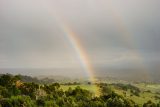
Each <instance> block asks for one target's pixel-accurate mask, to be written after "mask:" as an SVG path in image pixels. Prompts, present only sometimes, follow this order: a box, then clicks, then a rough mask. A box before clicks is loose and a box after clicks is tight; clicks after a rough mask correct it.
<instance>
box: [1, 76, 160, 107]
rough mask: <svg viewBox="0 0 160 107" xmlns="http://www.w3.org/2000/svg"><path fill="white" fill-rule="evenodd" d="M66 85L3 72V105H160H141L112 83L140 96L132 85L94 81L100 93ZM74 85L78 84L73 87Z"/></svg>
mask: <svg viewBox="0 0 160 107" xmlns="http://www.w3.org/2000/svg"><path fill="white" fill-rule="evenodd" d="M66 85H68V88H66V87H65V89H64V86H62V85H60V84H59V83H51V84H38V83H35V82H22V80H21V76H12V75H8V74H6V75H1V77H0V107H160V102H159V103H155V102H152V101H151V100H148V101H146V102H145V103H144V104H142V105H139V104H137V103H136V102H135V101H133V100H132V99H130V98H128V97H127V96H126V97H125V96H124V95H121V94H120V93H117V92H116V91H115V90H113V86H114V87H115V88H117V89H119V90H123V91H124V92H127V91H128V90H130V92H131V94H133V95H135V96H136V97H139V96H140V94H141V90H140V89H139V88H137V87H135V86H132V85H130V84H127V85H124V84H102V83H101V84H94V85H96V86H97V87H99V91H100V95H99V96H95V94H94V93H93V92H92V91H89V90H87V89H84V88H83V87H81V85H80V84H79V83H76V82H75V83H74V84H70V83H69V84H65V86H66ZM73 85H76V86H75V87H74V88H73ZM90 85H91V84H90ZM123 94H124V93H123ZM155 97H156V98H157V99H159V95H156V96H155Z"/></svg>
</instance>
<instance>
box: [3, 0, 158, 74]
mask: <svg viewBox="0 0 160 107" xmlns="http://www.w3.org/2000/svg"><path fill="white" fill-rule="evenodd" d="M159 5H160V1H159V0H0V69H4V68H9V69H10V68H18V69H19V68H24V69H31V68H33V69H35V68H37V69H63V71H61V72H63V73H64V74H66V73H67V70H65V69H74V70H71V71H72V72H71V71H69V72H70V73H74V72H80V73H84V72H82V66H81V62H80V61H79V60H78V59H77V55H76V53H75V50H74V49H73V46H71V43H70V41H69V40H67V39H66V35H67V34H66V33H65V31H64V29H63V25H66V26H67V27H68V29H70V30H71V31H72V32H74V33H75V34H76V38H78V40H79V41H80V43H81V46H82V47H83V48H84V50H85V53H86V54H87V56H88V57H89V59H90V60H89V61H90V63H91V64H92V66H93V68H94V69H95V72H101V69H103V71H104V72H108V71H109V70H110V69H118V71H117V72H119V71H123V70H124V69H135V71H133V72H136V70H137V69H138V68H139V69H140V70H142V69H143V70H142V71H144V72H147V73H150V74H151V73H157V74H159V75H160V73H159V72H160V71H159V70H160V42H159V40H160V21H159V19H160V13H159V10H160V7H159ZM75 69H76V70H77V71H76V70H75ZM1 72H3V70H1ZM14 72H16V71H14ZM128 72H129V71H128ZM138 72H139V71H138ZM18 73H20V72H18ZM25 73H26V74H27V72H25ZM31 74H32V73H31ZM38 74H39V75H40V74H45V72H43V71H41V72H40V71H39V72H38ZM47 74H49V75H50V74H54V73H53V72H52V71H51V72H48V73H47Z"/></svg>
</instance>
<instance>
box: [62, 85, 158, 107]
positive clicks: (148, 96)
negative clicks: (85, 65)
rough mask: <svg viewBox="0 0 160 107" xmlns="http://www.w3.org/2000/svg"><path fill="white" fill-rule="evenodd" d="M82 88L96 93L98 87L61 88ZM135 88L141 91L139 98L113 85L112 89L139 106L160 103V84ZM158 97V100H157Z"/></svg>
mask: <svg viewBox="0 0 160 107" xmlns="http://www.w3.org/2000/svg"><path fill="white" fill-rule="evenodd" d="M77 86H80V87H81V88H83V89H86V90H89V91H92V92H95V91H96V86H95V85H69V86H68V85H62V86H61V88H62V89H64V90H67V89H68V88H69V87H71V88H72V89H74V88H75V87H77ZM134 86H136V87H138V88H139V89H140V91H141V92H140V94H139V96H136V95H133V94H132V93H131V91H130V90H127V91H125V90H122V89H119V88H117V87H115V86H112V85H111V89H112V90H113V91H115V92H116V93H117V94H119V95H122V96H124V97H126V98H128V99H132V100H133V101H134V102H136V103H137V104H139V105H141V106H142V105H143V104H144V103H145V102H146V101H149V100H151V101H152V102H154V103H158V102H159V101H160V99H159V98H160V94H157V93H158V92H160V85H159V84H143V83H140V84H134ZM156 96H157V97H158V98H156Z"/></svg>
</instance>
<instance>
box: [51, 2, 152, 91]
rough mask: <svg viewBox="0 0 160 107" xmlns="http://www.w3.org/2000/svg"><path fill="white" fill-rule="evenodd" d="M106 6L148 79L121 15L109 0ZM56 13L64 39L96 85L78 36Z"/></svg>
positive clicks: (142, 61) (145, 69)
mask: <svg viewBox="0 0 160 107" xmlns="http://www.w3.org/2000/svg"><path fill="white" fill-rule="evenodd" d="M49 5H50V4H49ZM108 6H109V7H110V11H111V12H112V15H113V18H114V20H115V22H116V27H117V28H118V29H119V31H120V32H121V35H122V39H123V40H124V42H125V44H126V45H127V46H128V48H129V49H132V50H133V54H135V56H137V59H138V60H137V62H138V64H139V65H140V66H141V67H142V68H143V69H144V71H145V73H143V74H144V76H146V77H148V76H149V74H148V73H149V71H148V68H147V67H146V65H145V64H144V60H143V57H142V56H141V55H140V53H139V52H138V51H137V49H136V47H135V44H134V42H133V38H132V34H131V33H130V31H129V30H128V29H127V26H126V25H125V22H124V21H123V20H122V18H121V15H119V14H118V12H117V11H116V9H114V8H113V6H112V4H111V1H109V0H108ZM51 8H52V9H53V7H52V6H51ZM53 10H54V9H53ZM56 13H57V12H53V14H54V18H55V19H56V20H57V23H58V25H59V27H60V29H61V30H62V31H63V32H64V35H65V37H66V38H67V39H68V41H69V43H70V44H71V46H72V47H73V48H74V50H75V54H76V55H77V57H78V59H79V61H80V62H81V64H82V67H83V69H84V71H85V72H86V73H87V75H88V76H89V78H90V81H91V82H92V83H96V79H95V75H94V67H93V66H92V64H91V62H90V58H89V56H88V54H87V52H86V50H85V48H84V47H83V46H82V44H81V41H80V39H79V38H78V35H77V34H76V33H75V32H74V31H73V30H72V28H71V27H70V26H69V24H67V23H66V22H63V21H64V20H61V19H62V17H59V16H60V15H58V14H56ZM144 76H143V77H144ZM95 93H96V94H98V93H99V89H98V87H96V91H95Z"/></svg>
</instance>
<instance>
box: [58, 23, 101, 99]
mask: <svg viewBox="0 0 160 107" xmlns="http://www.w3.org/2000/svg"><path fill="white" fill-rule="evenodd" d="M61 28H62V29H63V32H64V34H65V36H66V37H67V39H68V41H69V42H70V43H71V46H72V47H73V48H74V50H75V54H76V55H77V56H78V59H79V61H80V62H81V64H82V67H83V69H84V71H85V72H86V73H87V75H88V77H89V80H90V82H91V83H93V84H95V83H96V79H95V76H94V67H93V66H92V64H91V62H90V59H89V56H88V54H87V52H86V50H85V49H84V48H83V46H82V44H81V41H80V40H79V38H78V35H76V33H74V32H73V31H72V30H71V29H69V28H70V27H68V26H66V25H63V26H61ZM91 87H93V88H94V89H95V92H94V93H95V95H96V96H98V95H99V94H100V93H99V88H98V87H97V86H96V85H91Z"/></svg>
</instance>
